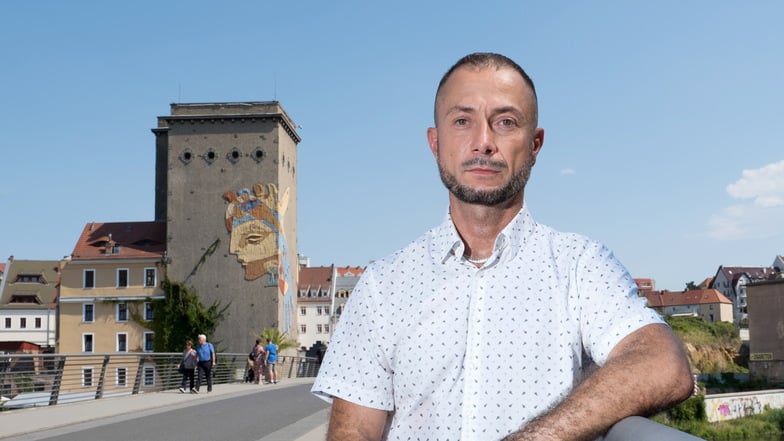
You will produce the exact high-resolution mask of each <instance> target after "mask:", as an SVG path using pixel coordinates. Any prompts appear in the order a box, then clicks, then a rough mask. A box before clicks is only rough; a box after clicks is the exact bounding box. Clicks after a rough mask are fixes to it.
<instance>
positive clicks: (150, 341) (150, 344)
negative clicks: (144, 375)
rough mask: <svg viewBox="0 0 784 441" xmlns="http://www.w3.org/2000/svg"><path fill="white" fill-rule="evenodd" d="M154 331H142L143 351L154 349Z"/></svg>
mask: <svg viewBox="0 0 784 441" xmlns="http://www.w3.org/2000/svg"><path fill="white" fill-rule="evenodd" d="M154 343H155V333H154V332H145V333H144V346H143V347H144V352H152V351H154V350H155V344H154Z"/></svg>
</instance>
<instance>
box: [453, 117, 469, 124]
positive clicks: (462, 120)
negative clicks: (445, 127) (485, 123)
mask: <svg viewBox="0 0 784 441" xmlns="http://www.w3.org/2000/svg"><path fill="white" fill-rule="evenodd" d="M466 124H468V120H467V119H465V118H458V119H456V120H455V125H456V126H464V125H466Z"/></svg>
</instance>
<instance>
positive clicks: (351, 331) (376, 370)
mask: <svg viewBox="0 0 784 441" xmlns="http://www.w3.org/2000/svg"><path fill="white" fill-rule="evenodd" d="M376 295H380V293H379V290H378V288H377V286H376V285H375V283H374V278H373V275H372V270H371V269H370V268H368V269H367V270H366V271H365V272H364V274H363V275H362V276H361V277H360V280H359V281H358V282H357V285H356V287H355V288H354V290H353V291H352V294H351V297H350V298H349V300H348V302H347V303H346V306H345V308H344V312H343V314H342V315H341V317H340V321H339V322H338V324H337V326H336V327H335V333H334V334H333V336H332V340H331V341H330V342H329V346H328V348H327V352H326V354H325V355H324V360H323V362H322V364H321V367H320V368H319V373H318V377H317V378H316V381H315V383H314V384H313V388H312V389H311V392H312V393H313V394H315V395H316V396H318V397H320V398H322V399H325V400H327V401H331V399H332V398H333V397H338V398H341V399H343V400H346V401H350V402H352V403H355V404H359V405H361V406H365V407H371V408H374V409H381V410H393V409H394V398H393V388H392V375H393V372H392V369H391V368H390V367H389V362H388V359H387V354H386V352H385V350H384V349H385V348H384V344H383V337H384V336H383V335H382V334H381V333H380V332H379V331H378V330H379V329H380V328H383V326H380V324H379V322H378V320H380V319H379V317H378V314H377V311H378V308H377V306H376V302H375V301H374V297H375V296H376Z"/></svg>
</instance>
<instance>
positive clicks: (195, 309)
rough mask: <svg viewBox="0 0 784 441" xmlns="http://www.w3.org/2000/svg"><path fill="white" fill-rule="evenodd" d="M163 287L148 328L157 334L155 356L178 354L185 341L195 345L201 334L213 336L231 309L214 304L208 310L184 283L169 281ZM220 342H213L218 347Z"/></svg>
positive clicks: (155, 301)
mask: <svg viewBox="0 0 784 441" xmlns="http://www.w3.org/2000/svg"><path fill="white" fill-rule="evenodd" d="M161 287H162V288H163V291H164V293H165V297H164V298H163V299H156V300H153V301H152V302H153V311H154V315H153V320H152V322H150V323H149V328H150V329H151V330H152V331H154V332H155V351H156V352H179V351H181V350H182V349H183V345H184V342H185V340H186V339H191V340H193V341H194V343H195V342H196V336H198V335H199V334H206V335H212V334H213V333H214V332H215V328H217V327H218V323H220V321H221V320H222V319H223V313H224V312H225V311H226V308H227V307H228V306H225V307H223V308H221V306H220V302H219V301H215V302H214V303H213V304H212V305H210V306H209V307H207V308H205V307H204V305H202V303H201V301H200V300H199V298H198V297H197V296H196V294H195V293H193V292H192V289H191V288H188V287H187V286H186V285H185V284H184V283H183V282H176V281H173V280H170V279H168V278H166V279H165V280H164V281H163V283H161ZM218 343H219V342H215V341H213V344H215V346H218Z"/></svg>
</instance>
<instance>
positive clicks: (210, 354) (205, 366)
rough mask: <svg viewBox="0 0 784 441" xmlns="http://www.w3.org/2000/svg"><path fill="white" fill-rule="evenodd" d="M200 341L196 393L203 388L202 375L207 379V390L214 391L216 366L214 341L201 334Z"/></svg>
mask: <svg viewBox="0 0 784 441" xmlns="http://www.w3.org/2000/svg"><path fill="white" fill-rule="evenodd" d="M198 341H199V343H198V344H197V345H196V353H197V355H198V364H197V366H198V369H199V371H198V372H197V374H196V389H195V391H196V392H195V393H199V390H200V389H201V376H202V374H204V377H205V378H206V379H207V392H212V370H213V368H214V367H215V362H216V360H217V359H216V355H215V347H214V346H213V345H212V343H210V342H208V341H207V336H206V335H204V334H199V340H198Z"/></svg>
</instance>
